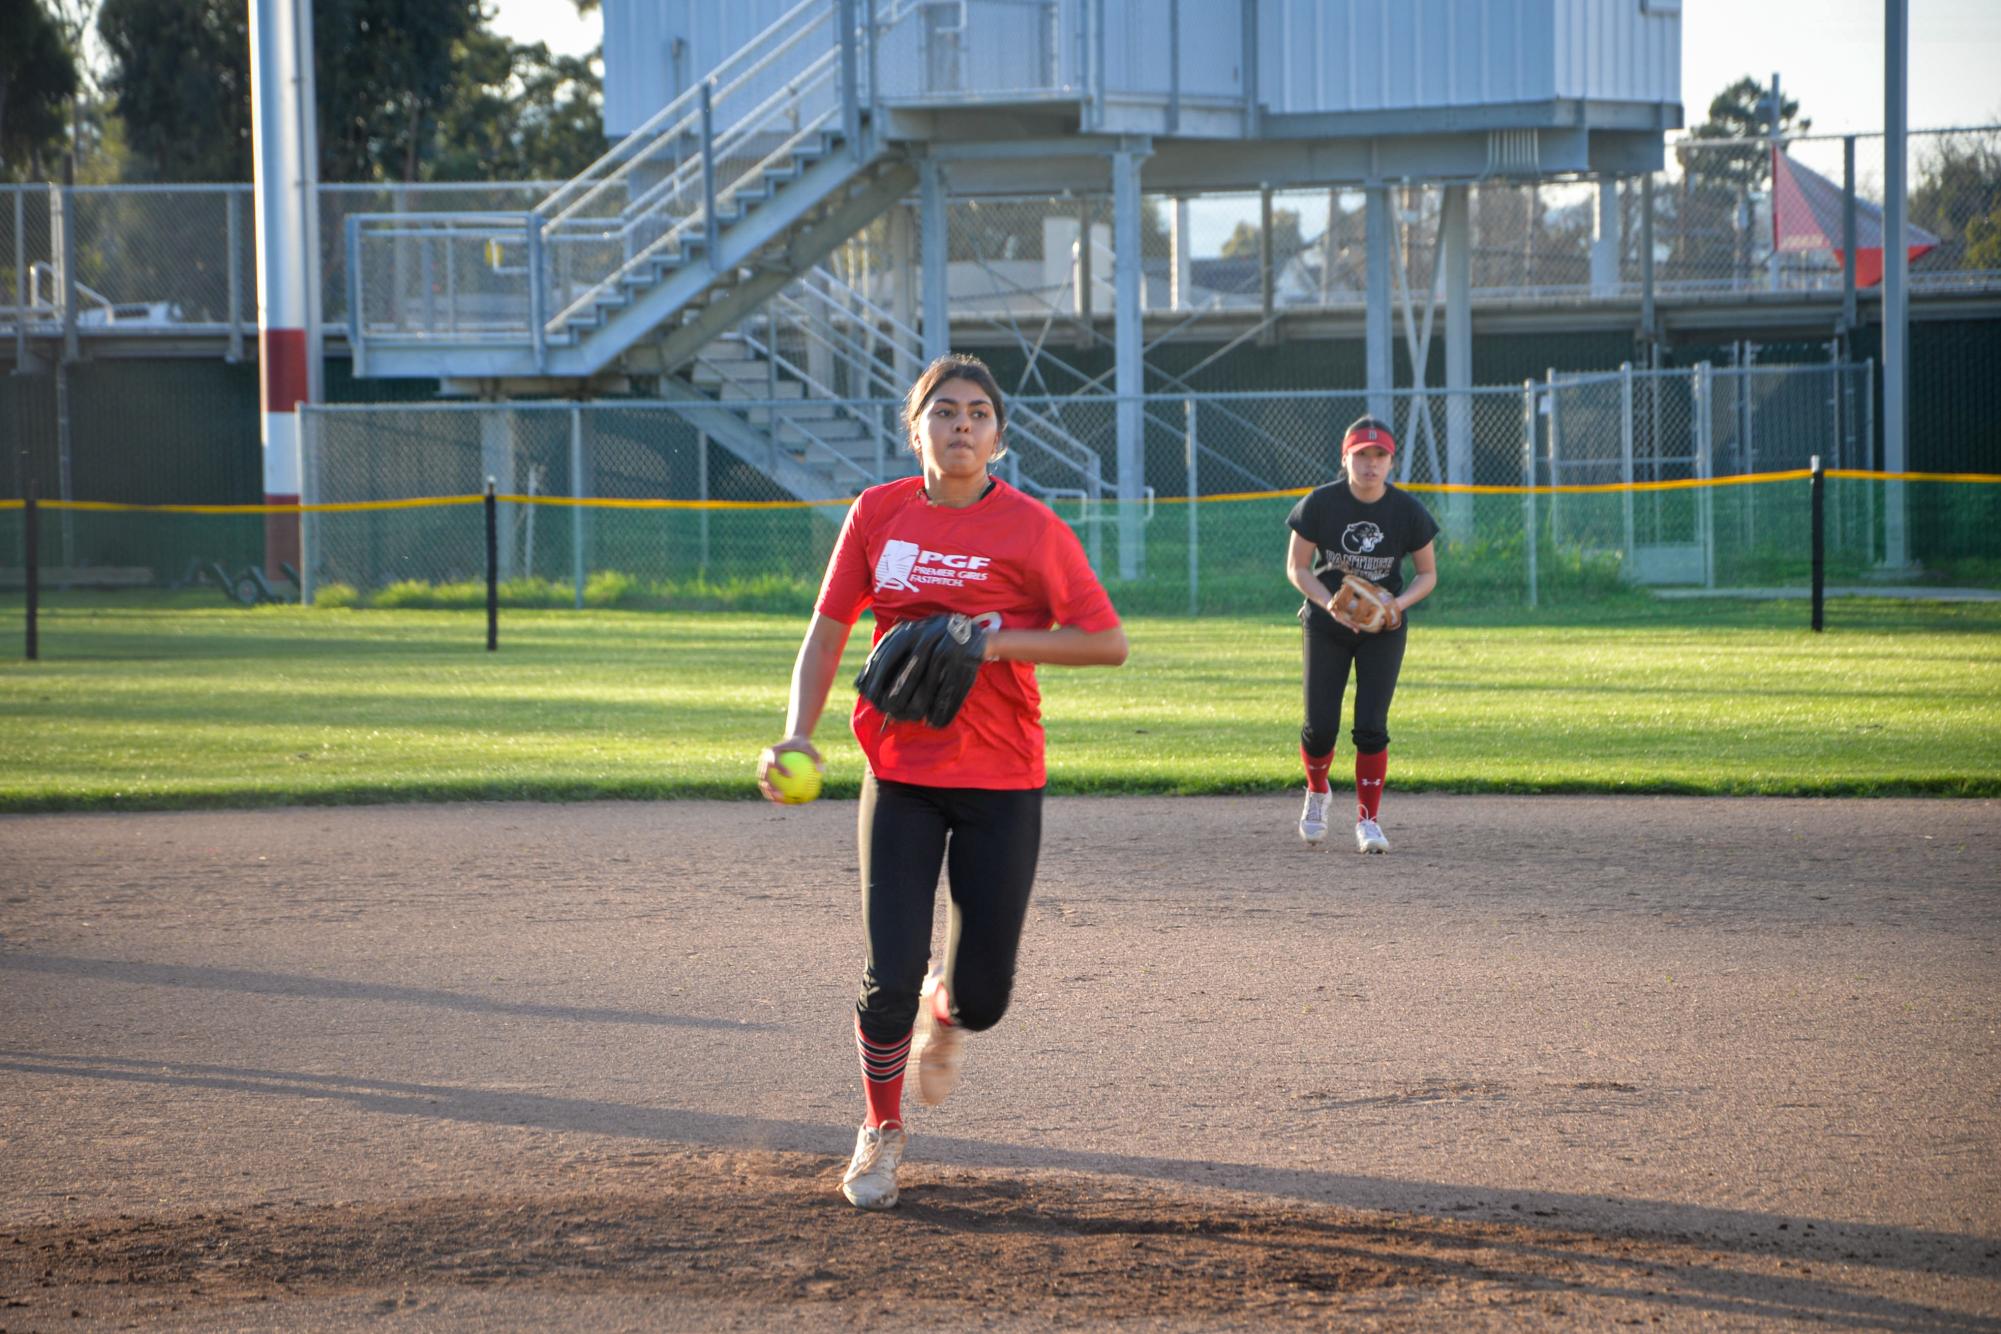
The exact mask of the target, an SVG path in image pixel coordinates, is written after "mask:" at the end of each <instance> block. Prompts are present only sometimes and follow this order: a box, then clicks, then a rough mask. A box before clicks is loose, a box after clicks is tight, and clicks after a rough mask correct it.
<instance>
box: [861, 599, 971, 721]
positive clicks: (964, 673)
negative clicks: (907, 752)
mask: <svg viewBox="0 0 2001 1334" xmlns="http://www.w3.org/2000/svg"><path fill="white" fill-rule="evenodd" d="M986 650H987V632H986V631H985V630H983V629H981V628H980V627H979V625H978V624H977V623H976V622H974V620H973V619H972V618H971V617H970V616H961V615H960V614H958V613H957V612H951V613H941V614H939V615H937V616H927V617H926V618H925V619H923V620H921V621H898V622H897V623H896V624H895V625H893V626H891V627H890V628H889V633H887V634H885V635H884V636H883V637H882V639H881V641H880V642H878V643H877V644H876V646H875V648H874V649H873V650H871V651H870V653H869V655H868V662H867V663H866V664H864V665H863V667H862V671H861V675H860V676H857V677H856V678H855V689H857V690H859V691H860V692H861V693H862V695H863V697H864V698H866V699H867V700H868V701H869V703H871V704H873V705H875V706H876V708H878V709H880V710H882V713H883V716H884V717H886V718H889V719H890V720H892V721H894V722H899V723H909V722H920V721H921V722H924V723H928V724H929V725H931V726H932V727H944V726H946V725H947V724H948V723H950V722H951V721H952V719H953V718H955V717H957V716H958V713H959V706H960V705H961V704H964V703H965V702H966V696H967V694H969V693H970V692H971V691H972V688H973V682H974V681H976V680H978V679H979V675H980V663H981V662H982V661H984V659H985V657H986Z"/></svg>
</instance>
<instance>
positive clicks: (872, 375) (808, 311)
mask: <svg viewBox="0 0 2001 1334" xmlns="http://www.w3.org/2000/svg"><path fill="white" fill-rule="evenodd" d="M810 277H819V278H821V279H823V280H824V281H826V282H827V283H829V284H830V285H833V286H838V287H841V288H843V289H844V290H846V291H847V292H850V293H852V294H853V296H854V297H855V299H856V301H857V302H858V303H859V304H861V305H863V306H864V307H868V308H870V309H871V310H880V308H879V307H875V306H874V305H873V303H871V302H870V301H869V300H868V298H867V297H865V296H863V295H862V294H861V293H859V292H856V291H854V289H853V288H850V287H848V286H847V285H846V284H845V283H843V282H842V281H841V280H840V278H839V277H838V276H837V275H835V274H833V273H831V272H829V271H827V270H825V269H824V268H821V269H818V270H816V271H815V273H814V274H813V275H810V276H809V281H808V282H806V283H803V284H799V285H797V286H803V287H804V288H805V290H807V291H813V288H812V286H811V283H810ZM814 294H815V295H816V296H818V297H819V298H820V300H821V302H822V303H823V304H826V305H832V304H833V302H832V300H831V298H829V297H828V295H827V294H826V293H824V292H815V293H814ZM772 302H773V309H774V310H777V311H783V312H787V313H790V314H792V316H793V318H794V321H795V327H796V328H798V329H799V331H800V332H801V333H802V334H804V335H805V336H807V337H809V338H813V339H814V340H815V341H817V342H819V343H820V344H821V345H822V346H825V347H827V348H828V349H829V350H830V351H833V352H834V353H836V355H839V356H841V357H842V358H843V360H844V361H846V362H847V363H848V364H849V365H851V366H855V367H857V368H858V369H860V370H861V371H862V372H863V374H864V375H865V376H866V380H867V382H868V383H870V384H873V385H877V386H880V387H881V388H882V389H884V390H886V391H887V393H888V394H889V396H890V398H891V401H894V400H896V399H899V398H901V397H902V392H903V391H902V388H901V386H899V385H898V383H897V382H896V381H895V380H894V379H893V378H891V377H890V375H889V374H888V372H886V371H884V370H883V369H882V367H881V365H880V364H879V363H877V362H876V361H875V360H874V358H873V357H872V356H871V355H870V354H869V352H868V350H867V349H866V348H864V347H862V346H860V345H859V344H858V343H857V342H856V341H855V340H854V339H852V338H848V337H844V336H843V335H842V333H841V330H840V328H839V326H838V324H836V323H835V322H834V321H833V320H832V319H830V318H828V317H827V316H826V315H825V314H823V313H818V312H815V311H814V310H813V309H812V308H811V307H809V306H807V305H806V303H804V302H802V301H800V300H799V299H798V298H797V297H795V296H792V295H790V294H789V291H788V292H781V293H779V294H777V295H776V296H774V297H773V298H772ZM883 315H884V318H885V322H886V323H888V324H889V325H890V326H891V328H892V329H893V330H901V331H903V332H913V331H911V330H909V328H908V326H906V325H903V324H901V322H900V321H898V320H897V319H896V318H895V316H893V315H888V314H887V312H883ZM741 336H742V338H743V340H744V342H745V344H746V345H747V346H750V347H751V348H752V349H753V350H755V351H758V352H759V353H760V354H761V355H764V356H767V357H768V358H769V359H770V360H772V362H773V363H774V364H776V365H778V366H781V367H783V368H784V369H786V370H787V371H788V372H789V373H791V374H792V375H794V376H795V377H797V378H798V379H799V381H800V382H801V383H803V384H804V385H805V386H806V387H807V388H808V389H809V390H813V391H817V392H818V393H819V394H820V396H821V397H822V399H823V400H831V401H835V402H838V401H839V400H838V396H837V395H835V394H834V392H833V390H832V389H831V388H830V387H829V386H827V385H825V384H823V383H821V382H820V381H818V380H816V379H815V378H814V377H813V376H812V375H811V374H810V373H809V372H807V371H805V370H804V369H802V368H800V367H799V366H797V365H796V364H795V363H793V362H792V361H791V360H790V359H788V358H786V357H784V356H783V355H782V354H779V353H777V352H776V351H775V349H774V348H773V347H772V346H771V343H766V342H760V341H759V340H758V339H757V337H756V336H755V335H754V334H751V333H750V332H749V331H747V330H746V331H744V332H743V333H742V335H741ZM772 342H775V334H774V335H773V338H772ZM850 415H854V416H856V417H857V419H859V420H865V421H866V424H867V426H868V428H869V429H870V430H871V431H872V432H874V433H875V434H876V435H877V436H878V438H880V437H881V435H882V431H881V428H880V427H879V426H877V425H876V424H875V422H874V421H873V420H869V419H862V418H861V417H860V414H850ZM1010 416H1011V421H1010V424H1009V429H1010V432H1011V434H1012V435H1013V436H1014V438H1015V439H1017V440H1020V441H1022V442H1023V443H1024V444H1027V445H1029V446H1032V447H1034V448H1036V449H1040V450H1041V451H1042V452H1043V453H1045V454H1047V455H1049V456H1050V457H1052V458H1053V459H1055V460H1056V461H1057V462H1058V463H1059V464H1061V465H1062V466H1064V467H1066V468H1068V469H1070V470H1072V471H1074V472H1076V473H1079V474H1080V475H1082V476H1083V477H1084V478H1085V480H1086V481H1088V482H1090V483H1091V486H1090V487H1087V488H1083V489H1080V490H1079V491H1078V494H1079V496H1088V495H1090V494H1093V493H1094V490H1100V491H1101V490H1102V489H1103V486H1104V479H1103V471H1102V468H1103V465H1102V463H1101V461H1100V460H1099V457H1098V455H1097V454H1096V453H1095V452H1094V451H1092V450H1091V449H1090V448H1089V447H1087V446H1085V445H1083V444H1082V443H1080V442H1078V441H1077V440H1076V439H1075V438H1074V437H1072V436H1070V435H1069V434H1068V433H1067V432H1065V431H1063V430H1062V429H1061V428H1060V427H1057V426H1053V425H1052V424H1051V423H1050V422H1049V421H1048V420H1047V419H1046V418H1045V417H1044V416H1043V415H1042V414H1041V413H1038V412H1035V411H1034V410H1032V409H1029V408H1027V407H1025V406H1019V405H1018V406H1017V407H1016V408H1015V409H1014V410H1013V412H1012V413H1011V414H1010ZM1024 421H1025V422H1026V423H1027V425H1026V426H1024V424H1023V423H1024ZM900 444H901V442H900V440H899V441H898V445H899V447H900ZM1022 480H1023V481H1024V483H1026V484H1027V485H1028V486H1029V487H1030V489H1032V490H1034V491H1036V492H1037V493H1038V494H1059V493H1061V492H1063V491H1064V490H1065V488H1060V487H1046V486H1043V485H1042V484H1041V483H1040V482H1037V481H1035V479H1033V478H1032V477H1031V478H1024V479H1022Z"/></svg>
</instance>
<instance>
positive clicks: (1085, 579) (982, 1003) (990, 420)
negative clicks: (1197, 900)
mask: <svg viewBox="0 0 2001 1334" xmlns="http://www.w3.org/2000/svg"><path fill="white" fill-rule="evenodd" d="M904 423H905V425H906V427H907V429H908V430H909V432H910V445H911V449H912V450H913V451H914V452H915V453H916V454H917V457H918V459H919V461H920V462H921V463H922V465H923V474H922V475H921V476H918V477H907V478H903V479H901V480H899V481H894V482H888V483H885V484H883V485H882V486H875V487H870V488H869V489H868V490H866V491H864V492H862V493H861V495H860V496H858V497H856V499H855V503H854V506H853V508H851V509H850V510H849V511H848V517H847V522H846V523H845V524H843V525H842V527H841V535H840V538H839V540H838V541H837V542H836V543H835V545H834V553H833V555H832V556H831V557H830V558H829V559H828V561H827V573H826V577H825V579H824V580H823V581H822V583H821V586H820V597H819V601H818V603H817V604H816V606H815V608H814V614H813V620H812V623H811V624H810V625H809V626H808V627H807V630H806V639H805V642H804V643H802V644H801V645H800V646H799V657H798V661H797V662H796V663H795V664H794V666H793V669H792V693H791V697H790V701H789V704H788V706H787V709H786V715H785V733H786V735H785V739H784V740H783V741H780V742H778V743H777V744H776V745H773V746H771V747H770V748H769V749H767V750H766V751H765V752H764V753H763V754H762V755H760V756H759V757H758V769H757V774H758V786H759V787H760V788H761V789H762V790H763V792H764V795H765V796H766V797H768V798H770V799H771V800H773V801H776V800H778V794H777V792H775V791H774V790H773V789H772V787H771V783H770V774H771V767H772V766H773V765H774V764H776V763H777V760H778V757H779V756H780V755H782V754H783V753H785V752H786V751H790V750H796V751H800V752H803V753H804V754H805V755H807V756H808V757H810V758H811V759H812V761H813V763H814V764H815V765H816V766H819V765H820V763H821V761H820V753H819V751H817V750H815V749H814V748H813V743H812V740H811V737H812V735H813V728H814V726H815V724H817V723H818V722H819V720H820V713H821V711H822V709H824V708H825V706H826V702H827V691H828V689H829V688H830V687H831V686H832V684H833V680H834V675H835V673H836V672H837V671H839V669H840V662H841V653H842V650H843V649H844V648H845V647H846V645H847V641H848V632H849V630H850V629H852V628H853V626H854V623H855V619H856V618H857V617H858V616H860V615H861V613H862V611H863V609H864V608H867V607H869V606H871V605H872V606H873V607H874V608H875V633H876V638H877V639H878V640H879V639H881V637H882V635H883V633H884V632H885V631H887V630H888V629H889V627H890V626H892V625H894V624H896V623H897V622H898V621H904V620H921V619H923V618H924V617H927V616H933V615H936V614H938V613H940V612H961V613H964V614H965V615H968V616H971V617H973V618H974V619H975V620H977V621H978V622H980V624H981V625H982V626H983V627H984V628H985V630H986V632H987V634H986V659H987V665H986V666H985V667H983V668H982V669H981V670H980V678H979V680H978V681H977V682H976V683H975V684H974V686H973V689H972V693H971V694H969V695H968V696H967V697H966V702H965V704H964V705H963V706H962V707H961V708H960V710H959V713H958V716H957V717H955V718H954V719H953V720H952V722H951V723H950V724H949V725H947V726H945V727H943V728H933V727H930V726H928V725H926V724H924V723H921V722H907V723H900V722H890V721H889V720H887V719H886V718H884V717H883V715H882V714H881V713H879V712H878V711H877V710H876V708H875V706H874V705H872V704H870V703H869V702H868V701H867V700H866V699H859V698H858V699H857V700H856V701H855V712H854V731H855V737H856V739H857V740H859V741H860V742H861V747H862V752H863V753H864V754H865V755H866V756H867V758H868V772H867V773H866V774H864V775H863V778H862V799H861V816H860V821H859V833H858V842H859V844H860V861H861V880H862V918H863V924H864V926H865V928H866V931H867V938H868V958H867V963H866V966H865V967H864V969H863V972H862V985H861V999H860V1000H859V1001H858V1002H857V1003H856V1005H855V1041H856V1044H857V1045H858V1046H859V1048H860V1050H861V1066H862V1094H863V1098H864V1100H865V1102H866V1104H867V1113H866V1116H865V1117H864V1119H863V1122H862V1126H861V1130H860V1132H859V1133H858V1134H857V1135H856V1137H855V1151H854V1157H853V1159H852V1160H851V1161H850V1162H849V1164H848V1170H847V1172H846V1174H845V1175H844V1176H843V1177H842V1179H841V1192H842V1194H844V1195H846V1196H847V1198H848V1200H849V1201H850V1202H851V1203H853V1204H855V1205H858V1206H860V1207H861V1208H864V1209H887V1208H889V1207H890V1206H891V1205H894V1204H895V1203H896V1169H897V1166H898V1164H899V1163H901V1162H902V1160H903V1154H904V1150H905V1148H906V1147H907V1145H908V1144H909V1135H908V1133H907V1132H906V1131H905V1129H904V1126H903V1109H902V1099H903V1078H904V1075H905V1073H906V1070H907V1069H909V1068H912V1067H914V1070H915V1074H916V1078H917V1090H918V1096H919V1097H920V1098H921V1099H922V1100H923V1101H924V1102H925V1103H926V1104H927V1105H935V1104H937V1103H939V1102H942V1101H944V1099H945V1095H946V1094H947V1093H949V1092H951V1089H952V1085H953V1083H954V1082H955V1081H956V1080H957V1078H958V1073H959V1064H960V1060H961V1058H962V1056H963V1054H964V1041H965V1035H966V1034H967V1033H969V1032H970V1033H977V1032H979V1031H980V1030H982V1029H986V1028H991V1027H993V1026H994V1025H995V1024H996V1023H998V1022H999V1021H1000V1018H1001V1015H1002V1013H1004V1012H1005V1011H1006V1009H1007V1003H1008V995H1009V992H1010V991H1011V989H1012V988H1013V985H1014V966H1015V955H1016V951H1017V949H1018V947H1019V946H1020V943H1021V929H1022V925H1023V923H1024V922H1025V921H1026V919H1027V916H1028V896H1029V890H1030V888H1031V887H1032V886H1033V884H1034V881H1035V862H1036V856H1037V854H1038V852H1039V851H1040V849H1041V845H1042V785H1043V761H1042V724H1041V721H1040V719H1041V708H1040V701H1041V697H1040V695H1039V693H1038V692H1037V690H1036V685H1035V668H1034V666H1033V664H1035V663H1039V662H1040V663H1059V664H1064V665H1068V666H1077V667H1086V666H1105V667H1115V666H1117V665H1118V664H1120V663H1122V662H1124V661H1125V658H1126V636H1125V631H1124V629H1122V628H1121V627H1120V625H1119V618H1118V613H1117V612H1115V611H1114V610H1113V609H1112V604H1111V600H1110V599H1109V598H1107V597H1106V596H1105V590H1104V589H1103V587H1101V586H1100V585H1099V583H1098V579H1097V576H1096V575H1094V574H1093V573H1092V572H1091V567H1090V564H1089V563H1088V562H1087V561H1086V560H1085V558H1084V551H1083V548H1082V546H1080V545H1079V544H1078V541H1077V537H1076V534H1074V533H1072V532H1071V531H1070V529H1069V528H1068V527H1067V526H1066V525H1065V524H1064V523H1063V521H1062V520H1061V519H1059V518H1057V517H1056V515H1055V514H1053V513H1052V512H1051V511H1050V510H1049V508H1048V507H1047V506H1046V505H1043V504H1042V503H1041V502H1040V501H1037V500H1034V499H1031V498H1030V497H1028V496H1027V495H1024V494H1023V493H1022V492H1020V491H1018V490H1016V489H1015V488H1014V487H1011V486H1009V485H1008V484H1007V483H1006V482H1004V481H1002V480H1000V479H999V478H997V477H995V476H993V475H992V473H991V472H990V471H989V468H990V465H991V464H992V463H993V462H994V460H996V459H998V458H1000V457H1001V456H1002V455H1003V454H1004V453H1005V452H1006V449H1007V444H1006V441H1005V439H1004V437H1003V432H1004V431H1005V429H1006V425H1007V409H1006V407H1005V405H1004V404H1003V403H1002V401H1001V392H1000V386H999V385H998V384H996V383H995V381H994V377H993V373H992V372H991V371H989V370H988V369H987V367H986V365H985V364H984V363H982V362H981V361H979V360H978V359H977V358H974V357H968V356H956V355H955V356H945V357H940V358H939V359H938V360H936V361H934V362H932V363H931V365H930V366H929V367H927V368H926V369H925V371H924V373H923V374H922V375H920V376H918V377H917V383H916V384H914V385H912V386H911V388H910V394H909V396H908V398H907V399H906V400H905V402H904ZM1052 627H1056V628H1052ZM941 867H942V868H943V869H944V870H945V871H946V873H947V876H948V878H949V882H950V892H951V898H952V904H951V911H950V915H949V918H948V927H947V932H946V944H945V958H944V962H943V966H942V968H941V969H940V970H939V971H938V972H936V973H934V974H932V975H931V976H929V977H927V976H926V975H925V968H926V965H927V963H928V962H929V959H930V953H931V916H932V908H933V904H934V902H935V900H936V896H937V891H938V873H939V870H940V869H941Z"/></svg>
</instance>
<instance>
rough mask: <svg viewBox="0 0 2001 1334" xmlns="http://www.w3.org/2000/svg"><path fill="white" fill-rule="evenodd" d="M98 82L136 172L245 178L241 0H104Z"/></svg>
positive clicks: (155, 176) (151, 176)
mask: <svg viewBox="0 0 2001 1334" xmlns="http://www.w3.org/2000/svg"><path fill="white" fill-rule="evenodd" d="M97 32H98V36H99V38H100V39H101V40H102V41H103V43H104V49H105V51H106V52H107V53H108V54H109V56H110V65H109V68H108V69H107V71H106V77H105V89H106V91H107V92H109V93H110V94H112V96H114V97H115V98H116V99H117V102H118V110H119V114H120V116H121V118H122V119H123V120H124V122H125V135H126V143H127V144H128V146H129V148H130V152H131V157H132V161H131V170H130V172H129V174H130V175H131V176H132V177H134V178H135V179H139V180H151V181H247V180H249V179H250V21H249V10H248V7H247V6H246V4H245V3H244V0H104V9H103V12H102V13H100V14H99V16H98V20H97Z"/></svg>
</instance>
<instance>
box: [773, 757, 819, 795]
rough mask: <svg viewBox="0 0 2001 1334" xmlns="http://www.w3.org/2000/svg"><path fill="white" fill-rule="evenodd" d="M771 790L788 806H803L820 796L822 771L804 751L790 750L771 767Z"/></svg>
mask: <svg viewBox="0 0 2001 1334" xmlns="http://www.w3.org/2000/svg"><path fill="white" fill-rule="evenodd" d="M770 782H771V790H772V791H774V792H776V793H777V794H778V796H779V799H780V800H781V801H783V802H784V803H785V804H786V805H787V806H803V805H805V804H806V803H807V802H809V801H811V800H812V799H813V798H815V797H817V796H819V795H820V771H819V770H818V769H817V768H815V767H814V766H813V760H812V757H811V756H809V755H807V754H806V753H805V752H804V751H799V750H788V751H786V752H784V753H783V754H781V755H780V756H779V757H778V762H777V763H775V764H773V765H772V766H771V773H770Z"/></svg>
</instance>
